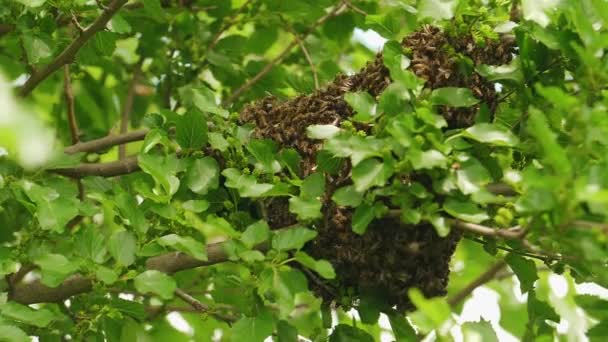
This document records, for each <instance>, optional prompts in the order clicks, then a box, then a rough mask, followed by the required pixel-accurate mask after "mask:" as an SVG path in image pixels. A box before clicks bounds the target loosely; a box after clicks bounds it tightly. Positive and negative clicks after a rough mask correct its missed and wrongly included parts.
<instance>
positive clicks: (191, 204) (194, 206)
mask: <svg viewBox="0 0 608 342" xmlns="http://www.w3.org/2000/svg"><path fill="white" fill-rule="evenodd" d="M209 205H210V204H209V202H207V201H205V200H189V201H186V202H184V203H182V208H184V209H186V210H188V211H191V212H193V213H202V212H204V211H205V210H207V209H209Z"/></svg>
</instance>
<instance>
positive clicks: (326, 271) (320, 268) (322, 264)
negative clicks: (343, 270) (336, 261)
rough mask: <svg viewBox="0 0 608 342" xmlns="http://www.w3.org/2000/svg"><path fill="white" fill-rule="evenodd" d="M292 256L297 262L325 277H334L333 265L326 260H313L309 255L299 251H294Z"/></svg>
mask: <svg viewBox="0 0 608 342" xmlns="http://www.w3.org/2000/svg"><path fill="white" fill-rule="evenodd" d="M294 258H295V259H296V261H297V262H299V263H300V264H302V265H304V266H306V267H308V268H310V269H311V270H313V271H315V272H317V273H318V274H319V275H320V276H321V277H323V278H325V279H334V278H335V277H336V272H335V271H334V268H333V266H332V265H331V264H330V263H329V262H328V261H327V260H315V259H313V258H312V257H311V256H310V255H308V254H306V253H305V252H301V251H299V252H296V254H295V255H294Z"/></svg>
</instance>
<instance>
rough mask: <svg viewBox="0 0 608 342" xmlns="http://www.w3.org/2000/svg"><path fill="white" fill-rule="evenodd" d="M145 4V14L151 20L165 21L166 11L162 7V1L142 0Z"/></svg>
mask: <svg viewBox="0 0 608 342" xmlns="http://www.w3.org/2000/svg"><path fill="white" fill-rule="evenodd" d="M142 2H143V4H144V12H145V13H146V15H147V16H149V17H150V18H152V19H154V20H156V21H157V22H164V21H165V11H164V10H163V8H162V7H161V5H160V0H142Z"/></svg>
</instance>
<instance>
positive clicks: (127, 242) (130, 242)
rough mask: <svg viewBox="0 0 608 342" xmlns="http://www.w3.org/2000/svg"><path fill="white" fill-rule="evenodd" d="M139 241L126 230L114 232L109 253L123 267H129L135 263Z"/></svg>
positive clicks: (110, 240) (109, 242) (109, 243)
mask: <svg viewBox="0 0 608 342" xmlns="http://www.w3.org/2000/svg"><path fill="white" fill-rule="evenodd" d="M136 251H137V239H136V238H135V236H134V235H133V233H131V232H128V231H126V230H118V231H116V232H114V233H113V234H112V235H111V236H110V239H109V241H108V252H110V254H111V255H112V257H113V258H114V259H115V260H116V262H117V263H118V264H119V265H121V266H129V265H131V264H133V263H134V262H135V252H136Z"/></svg>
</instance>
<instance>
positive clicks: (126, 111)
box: [118, 58, 143, 160]
mask: <svg viewBox="0 0 608 342" xmlns="http://www.w3.org/2000/svg"><path fill="white" fill-rule="evenodd" d="M142 63H143V58H140V59H139V61H138V62H137V64H135V67H134V69H133V78H132V79H131V83H129V90H127V97H126V98H125V102H124V105H123V107H122V112H121V114H120V134H125V133H127V129H128V128H129V120H130V117H131V110H132V109H133V101H134V100H135V86H136V85H137V80H138V78H139V73H140V71H141V65H142ZM126 156H127V148H126V146H125V145H124V144H120V146H118V159H120V160H123V159H125V158H126Z"/></svg>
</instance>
